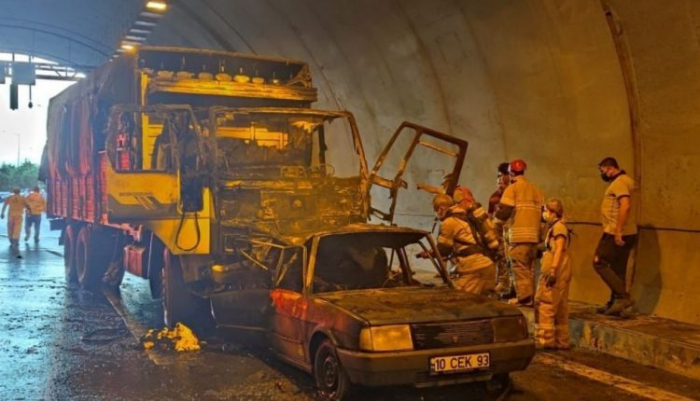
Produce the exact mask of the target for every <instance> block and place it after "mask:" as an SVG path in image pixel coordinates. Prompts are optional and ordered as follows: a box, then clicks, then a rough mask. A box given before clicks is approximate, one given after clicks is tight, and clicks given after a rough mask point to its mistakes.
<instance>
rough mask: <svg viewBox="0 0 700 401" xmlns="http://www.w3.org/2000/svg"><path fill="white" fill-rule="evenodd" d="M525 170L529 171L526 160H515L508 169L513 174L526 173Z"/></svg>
mask: <svg viewBox="0 0 700 401" xmlns="http://www.w3.org/2000/svg"><path fill="white" fill-rule="evenodd" d="M525 169H527V163H525V160H523V159H515V160H513V161H512V162H510V166H509V167H508V170H509V171H510V172H511V173H524V172H525Z"/></svg>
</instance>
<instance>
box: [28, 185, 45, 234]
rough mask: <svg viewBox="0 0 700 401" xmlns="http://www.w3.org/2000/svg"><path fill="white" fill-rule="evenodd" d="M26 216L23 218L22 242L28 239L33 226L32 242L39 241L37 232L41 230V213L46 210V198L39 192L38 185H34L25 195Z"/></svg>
mask: <svg viewBox="0 0 700 401" xmlns="http://www.w3.org/2000/svg"><path fill="white" fill-rule="evenodd" d="M26 201H27V216H26V218H25V220H26V221H25V234H26V235H25V236H24V242H27V241H29V237H30V236H31V233H32V226H34V242H39V233H40V232H41V213H42V212H43V211H44V210H46V199H44V196H43V195H42V194H41V189H39V187H34V189H33V190H32V192H31V193H29V195H27V198H26Z"/></svg>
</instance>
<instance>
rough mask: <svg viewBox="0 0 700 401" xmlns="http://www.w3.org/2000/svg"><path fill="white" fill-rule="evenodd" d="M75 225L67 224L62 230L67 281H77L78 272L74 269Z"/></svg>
mask: <svg viewBox="0 0 700 401" xmlns="http://www.w3.org/2000/svg"><path fill="white" fill-rule="evenodd" d="M75 237H76V235H75V227H74V226H72V225H70V224H69V225H67V226H66V228H65V229H64V231H63V264H64V266H65V268H66V280H67V281H68V282H69V283H77V282H78V272H77V271H76V269H75V240H76V238H75Z"/></svg>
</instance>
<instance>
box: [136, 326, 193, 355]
mask: <svg viewBox="0 0 700 401" xmlns="http://www.w3.org/2000/svg"><path fill="white" fill-rule="evenodd" d="M140 342H141V346H142V347H143V348H144V349H151V348H154V347H156V346H158V348H159V349H163V350H173V349H174V350H175V351H177V352H184V351H199V350H200V349H201V346H200V344H199V340H198V339H197V336H195V335H194V333H193V332H192V330H190V328H189V327H187V326H185V325H184V324H182V323H178V324H176V325H175V328H174V329H172V330H170V329H168V328H167V327H166V328H164V329H163V330H161V331H155V330H153V329H151V330H148V332H147V333H146V334H144V335H143V337H141V340H140Z"/></svg>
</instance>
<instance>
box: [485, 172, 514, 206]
mask: <svg viewBox="0 0 700 401" xmlns="http://www.w3.org/2000/svg"><path fill="white" fill-rule="evenodd" d="M509 165H510V164H509V163H501V164H499V165H498V175H497V176H496V191H495V192H494V193H492V194H491V197H490V198H489V215H491V216H493V214H494V213H496V210H498V205H499V203H501V197H502V196H503V191H505V190H506V187H507V186H508V184H510V174H509V172H508V167H509Z"/></svg>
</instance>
